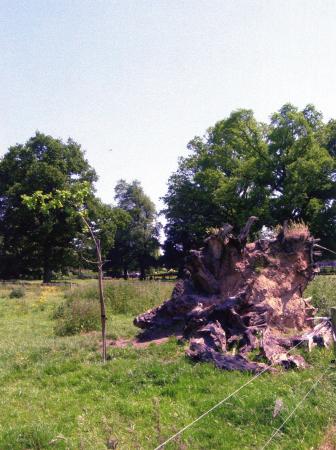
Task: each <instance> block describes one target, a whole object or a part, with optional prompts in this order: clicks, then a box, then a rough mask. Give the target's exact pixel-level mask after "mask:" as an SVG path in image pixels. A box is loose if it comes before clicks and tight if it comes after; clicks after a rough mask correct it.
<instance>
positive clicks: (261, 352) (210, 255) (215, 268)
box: [134, 217, 333, 373]
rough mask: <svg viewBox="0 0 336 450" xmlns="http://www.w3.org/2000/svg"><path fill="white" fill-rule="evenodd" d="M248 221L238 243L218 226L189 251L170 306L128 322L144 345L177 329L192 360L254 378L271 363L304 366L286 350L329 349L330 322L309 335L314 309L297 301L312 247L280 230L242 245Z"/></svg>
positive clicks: (300, 235) (304, 233) (308, 274)
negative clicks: (137, 329)
mask: <svg viewBox="0 0 336 450" xmlns="http://www.w3.org/2000/svg"><path fill="white" fill-rule="evenodd" d="M254 220H256V218H255V217H251V218H250V219H249V220H248V222H247V224H246V225H245V227H244V229H243V230H242V231H241V232H240V234H239V235H238V236H235V235H234V234H233V233H232V227H231V225H229V224H225V225H224V226H223V228H221V229H218V230H215V231H214V232H213V234H212V235H211V236H209V237H208V238H207V239H206V240H205V245H204V248H202V249H201V250H200V251H196V250H192V251H191V252H190V255H189V256H188V258H187V261H186V269H187V272H188V275H189V276H188V278H186V279H185V280H179V281H178V282H177V283H176V286H175V288H174V291H173V293H172V296H171V298H170V300H167V301H166V302H164V303H163V304H162V305H160V306H159V307H157V308H154V309H152V310H150V311H147V312H145V313H144V314H141V315H139V316H138V317H136V318H135V320H134V324H135V325H136V326H137V327H140V328H142V329H144V330H146V331H145V332H144V335H145V336H146V337H147V339H148V338H150V336H153V337H154V336H155V335H156V334H157V333H159V334H162V332H164V333H165V334H166V335H169V334H173V332H176V331H177V330H180V332H182V333H183V337H184V338H185V339H186V340H188V341H189V348H188V350H187V354H188V355H189V356H190V357H191V358H193V359H194V360H200V361H213V362H214V363H215V365H216V366H217V367H219V368H221V369H227V370H248V371H251V372H255V373H258V372H260V371H263V370H268V369H269V368H270V367H271V366H274V365H276V364H280V365H283V366H285V367H287V368H289V367H305V366H306V363H305V361H304V359H303V357H302V356H300V355H296V354H293V353H292V352H289V350H290V349H292V348H293V347H298V346H300V345H306V346H307V347H308V348H309V349H310V348H311V347H312V346H314V345H325V346H328V345H329V344H330V343H331V341H332V339H333V334H332V327H331V324H330V322H328V321H324V322H321V323H320V324H318V325H317V326H316V327H315V328H314V326H313V325H314V320H313V317H314V315H315V314H316V309H315V308H314V307H312V306H311V304H310V303H309V299H304V298H303V296H302V295H303V291H304V289H305V287H306V285H307V283H308V282H309V281H310V280H311V279H312V278H313V277H314V274H315V272H316V270H317V269H316V268H315V266H314V261H313V258H314V254H315V252H314V244H315V243H316V240H314V238H313V237H312V236H311V235H310V234H309V231H308V229H307V228H306V227H304V226H303V225H301V224H300V225H299V226H292V227H288V226H287V225H286V224H285V225H284V227H283V228H282V229H281V230H280V232H279V233H278V235H277V236H275V237H273V238H270V239H259V240H257V241H255V242H253V243H247V236H248V234H249V231H250V227H251V225H252V224H253V222H254ZM252 351H253V354H254V361H251V360H250V359H249V356H250V355H251V352H252ZM258 358H259V361H260V360H264V361H266V362H268V364H264V363H261V362H258Z"/></svg>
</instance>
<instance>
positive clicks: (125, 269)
mask: <svg viewBox="0 0 336 450" xmlns="http://www.w3.org/2000/svg"><path fill="white" fill-rule="evenodd" d="M124 280H128V269H127V267H124Z"/></svg>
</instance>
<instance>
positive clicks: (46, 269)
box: [43, 256, 52, 283]
mask: <svg viewBox="0 0 336 450" xmlns="http://www.w3.org/2000/svg"><path fill="white" fill-rule="evenodd" d="M51 280H52V270H51V267H50V264H49V259H48V257H47V256H45V258H44V263H43V283H50V282H51Z"/></svg>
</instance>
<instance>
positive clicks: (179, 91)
mask: <svg viewBox="0 0 336 450" xmlns="http://www.w3.org/2000/svg"><path fill="white" fill-rule="evenodd" d="M335 20H336V2H335V1H334V0H288V1H287V0H265V1H261V0H244V1H242V0H232V1H231V0H221V1H217V0H188V1H183V0H179V1H177V0H167V1H165V0H156V1H150V0H134V1H131V0H119V1H113V0H109V1H98V0H92V1H85V0H67V1H65V0H57V1H56V0H53V1H51V0H43V1H40V0H26V1H16V0H10V1H7V0H0V46H1V47H0V64H1V66H0V67H1V70H0V105H1V108H0V155H1V154H3V153H4V152H5V151H6V150H7V149H8V147H9V146H10V145H13V144H15V143H16V142H20V143H22V142H25V141H26V140H27V139H28V138H29V137H30V136H31V135H33V134H34V132H35V130H40V131H41V132H44V133H47V134H51V135H53V136H55V137H60V138H63V139H67V138H68V137H69V136H71V137H72V138H73V139H75V140H76V141H78V142H79V143H81V144H82V146H83V148H84V149H85V150H86V156H87V158H88V159H89V161H90V163H91V164H92V165H93V166H94V167H95V169H96V170H97V172H98V175H99V177H100V180H99V182H98V184H97V189H98V194H99V196H100V197H101V198H102V199H103V200H104V201H106V202H109V203H111V202H112V201H113V195H114V191H113V189H114V186H115V184H116V182H117V180H118V179H120V178H125V179H126V180H128V181H131V180H133V179H135V178H136V179H139V180H140V181H141V182H142V184H143V187H144V189H145V191H146V193H148V194H149V195H150V197H151V198H152V199H153V200H154V201H155V202H156V204H157V205H158V206H159V207H160V206H162V205H161V204H160V202H159V197H160V196H162V195H164V194H165V192H166V183H167V179H168V177H169V175H170V174H171V173H172V172H173V171H174V170H176V167H177V159H178V157H179V156H183V155H186V154H187V149H186V145H187V143H188V141H189V140H190V139H192V138H193V137H194V136H195V135H202V134H203V133H204V132H205V130H206V129H207V128H208V127H209V126H211V125H213V124H214V123H215V122H216V121H218V120H220V119H222V118H224V117H226V116H227V115H229V114H230V112H231V111H232V110H234V109H237V108H252V109H253V110H254V111H255V115H256V117H257V118H258V119H260V120H267V119H268V117H269V115H270V114H271V113H272V112H274V111H275V110H277V109H279V108H280V106H281V105H282V104H284V103H285V102H288V101H290V102H292V103H294V104H296V105H297V106H299V107H304V106H305V105H306V104H307V103H314V104H315V105H316V106H317V107H318V109H320V110H321V111H322V112H323V114H324V116H325V118H326V119H328V118H330V117H336V111H335V108H336V95H335V79H336V63H335V55H336V51H335V49H336V27H335ZM109 149H112V151H109Z"/></svg>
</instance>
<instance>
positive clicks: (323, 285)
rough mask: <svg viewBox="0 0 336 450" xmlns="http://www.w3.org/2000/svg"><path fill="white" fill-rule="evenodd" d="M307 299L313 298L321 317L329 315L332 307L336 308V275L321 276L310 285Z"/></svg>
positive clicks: (306, 291) (306, 294)
mask: <svg viewBox="0 0 336 450" xmlns="http://www.w3.org/2000/svg"><path fill="white" fill-rule="evenodd" d="M305 297H312V301H313V304H314V306H316V307H317V308H318V314H319V315H328V316H329V313H330V306H336V275H321V276H317V277H316V278H315V280H314V281H313V282H312V283H310V284H309V286H308V288H307V289H306V290H305Z"/></svg>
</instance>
